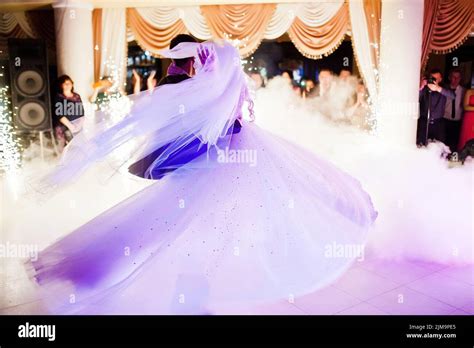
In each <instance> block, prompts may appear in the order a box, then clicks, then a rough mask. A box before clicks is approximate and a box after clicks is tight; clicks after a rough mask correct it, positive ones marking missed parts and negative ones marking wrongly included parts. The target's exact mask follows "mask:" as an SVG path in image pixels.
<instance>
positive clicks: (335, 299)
mask: <svg viewBox="0 0 474 348" xmlns="http://www.w3.org/2000/svg"><path fill="white" fill-rule="evenodd" d="M0 262H2V263H4V265H2V266H5V267H0V270H2V271H1V272H6V274H0V279H6V283H4V284H1V285H0V294H1V296H0V314H44V313H45V309H44V307H43V306H42V303H41V301H40V300H38V299H37V298H35V296H34V295H33V294H34V291H33V285H32V283H31V282H29V281H28V278H27V275H26V273H25V272H24V271H23V270H22V268H21V265H20V264H19V263H18V260H15V259H5V258H4V259H2V260H0ZM25 299H27V300H26V301H25ZM211 313H213V314H267V315H311V314H315V315H318V314H319V315H334V314H337V315H384V314H392V315H401V314H411V315H417V314H418V315H422V314H426V315H432V314H433V315H435V314H443V315H472V314H474V265H469V266H458V267H454V266H445V265H441V264H435V263H424V262H407V261H403V262H394V261H385V260H381V259H377V258H374V257H369V256H366V259H365V260H364V261H357V262H356V263H355V264H354V265H353V267H352V268H351V269H349V271H348V272H347V273H345V274H344V275H343V276H342V277H341V278H340V279H339V280H338V281H336V282H335V283H333V284H332V285H330V286H328V287H326V288H323V289H321V290H319V291H317V292H314V293H311V294H308V295H306V296H303V297H297V298H295V299H294V300H292V301H288V300H281V301H278V302H276V303H269V304H266V305H260V306H258V307H252V308H242V307H239V308H232V307H227V308H223V307H221V308H213V309H212V310H211ZM157 314H159V313H157Z"/></svg>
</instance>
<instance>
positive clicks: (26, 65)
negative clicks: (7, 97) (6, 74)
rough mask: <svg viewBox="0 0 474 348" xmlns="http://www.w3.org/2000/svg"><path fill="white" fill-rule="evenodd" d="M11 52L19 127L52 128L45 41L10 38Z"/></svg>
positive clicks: (11, 68)
mask: <svg viewBox="0 0 474 348" xmlns="http://www.w3.org/2000/svg"><path fill="white" fill-rule="evenodd" d="M8 56H9V62H10V64H9V68H10V84H11V85H10V88H11V97H12V107H13V123H14V125H15V127H16V129H17V130H19V131H46V130H50V129H52V119H51V100H50V88H49V72H48V58H47V51H46V45H45V43H44V41H43V40H36V39H9V40H8Z"/></svg>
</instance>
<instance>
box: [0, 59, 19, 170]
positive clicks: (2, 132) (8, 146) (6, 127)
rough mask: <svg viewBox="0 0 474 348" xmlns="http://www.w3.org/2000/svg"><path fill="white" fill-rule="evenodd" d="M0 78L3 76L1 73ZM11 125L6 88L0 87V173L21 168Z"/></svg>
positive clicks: (17, 147) (17, 145)
mask: <svg viewBox="0 0 474 348" xmlns="http://www.w3.org/2000/svg"><path fill="white" fill-rule="evenodd" d="M2 68H3V67H2ZM0 76H3V71H2V73H0ZM11 123H12V112H11V109H10V100H9V98H8V86H3V87H0V173H2V172H3V173H8V172H12V171H14V170H16V169H18V168H20V166H21V156H20V149H21V146H20V145H19V144H18V142H17V140H16V138H15V136H14V133H13V127H12V125H11Z"/></svg>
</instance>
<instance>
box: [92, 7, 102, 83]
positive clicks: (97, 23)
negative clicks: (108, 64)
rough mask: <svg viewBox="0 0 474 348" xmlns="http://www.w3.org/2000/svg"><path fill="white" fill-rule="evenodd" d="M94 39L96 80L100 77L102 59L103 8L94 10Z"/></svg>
mask: <svg viewBox="0 0 474 348" xmlns="http://www.w3.org/2000/svg"><path fill="white" fill-rule="evenodd" d="M92 36H93V38H92V40H93V44H94V81H98V80H99V79H100V65H101V63H100V61H101V47H102V9H100V8H96V9H94V10H93V11H92Z"/></svg>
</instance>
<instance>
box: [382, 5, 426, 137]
mask: <svg viewBox="0 0 474 348" xmlns="http://www.w3.org/2000/svg"><path fill="white" fill-rule="evenodd" d="M381 25H382V28H381V38H380V46H381V47H380V64H379V73H380V75H379V76H380V77H379V78H380V80H379V83H380V84H379V88H380V90H379V99H378V109H377V125H378V127H377V129H378V134H379V136H380V138H381V139H383V141H386V142H389V143H392V144H394V143H396V144H400V145H412V146H415V138H416V125H417V118H418V87H419V82H420V57H421V40H422V32H423V0H383V1H382V23H381Z"/></svg>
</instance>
